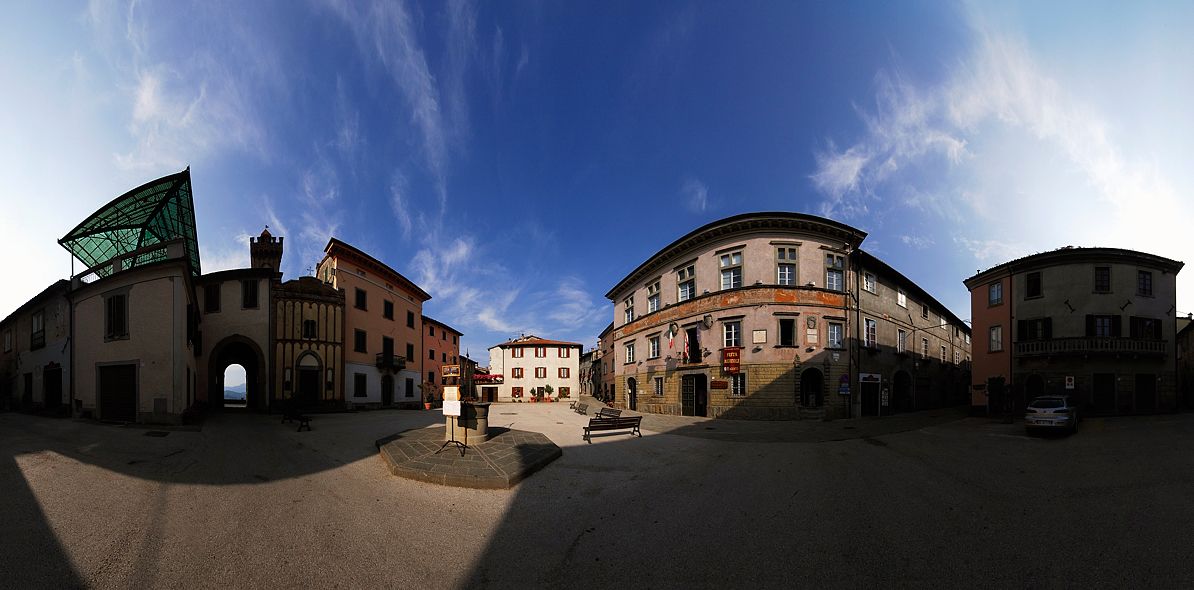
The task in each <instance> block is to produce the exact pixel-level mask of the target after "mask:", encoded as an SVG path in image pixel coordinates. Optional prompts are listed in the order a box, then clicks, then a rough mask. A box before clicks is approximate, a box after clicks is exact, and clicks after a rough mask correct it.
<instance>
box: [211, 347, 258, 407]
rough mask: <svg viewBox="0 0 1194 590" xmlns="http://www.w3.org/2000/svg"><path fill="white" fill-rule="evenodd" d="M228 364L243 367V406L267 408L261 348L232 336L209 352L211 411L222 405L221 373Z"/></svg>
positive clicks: (222, 385)
mask: <svg viewBox="0 0 1194 590" xmlns="http://www.w3.org/2000/svg"><path fill="white" fill-rule="evenodd" d="M229 365H240V366H242V367H244V368H245V403H246V407H248V408H249V409H251V410H261V411H265V410H267V409H268V404H269V399H268V397H269V396H268V395H267V392H268V385H267V383H268V380H267V379H268V372H269V371H268V367H267V366H266V364H265V355H264V354H262V352H261V348H259V347H258V346H257V343H256V342H253V341H252V340H250V339H249V338H246V337H244V336H241V335H239V334H234V335H232V336H228V337H227V338H224V339H223V340H221V341H220V342H219V343H218V344H216V345H215V347H213V348H212V350H211V357H210V358H209V360H208V365H207V403H208V405H209V406H210V407H212V408H222V407H223V406H224V371H225V370H226V369H227V368H228V367H229Z"/></svg>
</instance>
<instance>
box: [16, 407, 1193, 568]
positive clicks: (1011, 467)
mask: <svg viewBox="0 0 1194 590" xmlns="http://www.w3.org/2000/svg"><path fill="white" fill-rule="evenodd" d="M897 418H899V417H897ZM895 419H896V418H891V419H887V418H884V419H868V420H871V421H882V420H895ZM905 420H906V421H907V422H909V424H905V425H904V426H907V428H904V427H900V428H898V429H897V430H899V432H895V431H892V432H887V431H884V430H883V429H887V428H891V426H890V425H874V424H872V423H871V422H868V421H850V422H852V423H854V426H855V428H854V429H850V430H847V429H845V428H844V426H845V425H844V424H835V423H834V422H829V423H824V424H804V425H801V423H798V422H776V423H765V424H763V425H760V424H758V423H755V424H748V425H746V426H741V428H742V429H743V430H744V431H745V432H746V433H747V435H749V436H747V435H742V436H740V437H738V438H737V439H735V440H720V439H718V438H716V436H718V435H709V434H708V433H709V432H717V431H718V430H717V429H723V428H724V429H730V430H732V429H733V428H734V427H736V426H738V425H734V424H730V423H729V421H711V424H710V423H707V422H706V421H700V420H692V421H691V422H677V423H669V424H668V425H667V427H666V428H665V427H660V428H659V429H658V430H657V431H652V430H650V429H646V430H645V432H644V433H643V437H642V438H637V437H630V436H627V435H624V434H609V435H605V436H599V437H595V438H594V442H593V444H591V445H590V444H586V443H585V442H583V441H582V440H581V436H580V434H581V433H580V426H581V425H582V424H583V423H584V422H585V418H584V417H582V416H580V415H578V414H576V413H574V412H572V411H570V410H569V409H568V407H567V404H502V405H495V406H493V408H492V413H491V423H492V424H494V425H496V426H504V427H507V428H517V429H522V430H530V431H536V432H542V433H544V434H545V435H547V436H548V437H549V438H550V439H551V440H552V441H553V442H555V443H556V444H557V445H559V446H560V447H561V448H562V449H563V456H562V457H561V458H560V459H558V460H557V461H555V462H553V463H551V464H550V465H548V466H547V467H546V468H545V469H543V470H542V471H540V472H538V473H536V474H534V475H533V476H531V477H530V478H529V479H527V480H525V481H523V482H522V483H520V484H519V485H518V486H516V487H515V488H513V489H511V490H471V489H462V488H450V487H443V486H437V485H433V484H426V483H421V482H417V481H411V480H405V479H401V478H397V477H394V476H392V475H390V474H389V472H388V471H387V470H386V468H385V465H384V464H383V462H382V460H381V459H380V457H379V456H378V454H377V451H376V449H375V448H374V446H373V442H374V441H375V440H377V439H379V438H382V437H384V436H386V435H389V434H393V433H395V432H398V431H401V430H405V429H408V428H419V427H424V426H428V425H430V424H433V423H435V422H438V421H439V416H438V413H433V412H415V411H378V412H362V413H354V414H335V415H321V416H317V417H316V418H315V420H313V421H312V426H313V430H312V431H311V432H302V433H299V432H295V429H294V428H293V426H292V425H283V424H279V423H278V420H277V418H276V417H274V416H262V415H254V414H217V415H213V416H211V417H210V418H209V419H208V420H207V422H206V423H205V424H204V426H203V428H202V429H201V430H199V431H185V430H173V431H168V434H167V435H166V436H163V437H158V436H147V433H148V432H151V431H150V430H147V429H145V428H121V427H116V426H110V425H102V424H95V423H91V422H83V421H73V420H62V419H49V418H39V417H32V416H26V415H19V414H0V486H2V487H0V491H2V496H3V498H2V502H0V522H3V523H4V530H5V534H4V535H3V536H2V537H0V571H2V572H3V575H4V584H3V585H4V586H6V587H20V588H36V587H56V588H60V587H74V586H90V587H103V588H109V587H111V588H127V587H137V588H150V587H188V588H195V587H237V588H241V587H271V588H272V587H282V586H285V587H295V586H301V587H345V588H458V587H478V588H516V587H517V588H526V587H578V588H599V587H610V586H631V587H650V588H681V587H683V588H691V587H719V588H725V587H748V586H749V587H794V586H795V587H816V588H825V587H833V588H836V587H844V588H859V587H867V588H870V587H909V586H928V585H949V586H950V587H957V586H964V587H975V586H979V587H1017V588H1019V587H1033V588H1050V587H1090V586H1099V587H1134V588H1139V587H1163V588H1176V587H1191V586H1194V564H1191V563H1190V560H1189V558H1188V555H1189V550H1188V548H1187V544H1188V541H1187V538H1188V533H1189V531H1191V530H1194V506H1192V505H1191V504H1192V503H1191V502H1190V501H1189V498H1190V497H1191V495H1192V493H1194V470H1192V469H1191V468H1192V467H1194V458H1192V456H1191V453H1190V452H1189V450H1188V449H1189V447H1190V442H1191V441H1192V440H1194V416H1191V415H1168V416H1154V417H1141V418H1113V419H1103V420H1088V421H1086V422H1085V423H1084V425H1083V427H1082V429H1081V431H1080V432H1079V433H1078V434H1077V435H1075V436H1072V437H1029V436H1025V434H1024V432H1023V428H1022V426H1021V425H1019V424H1012V425H1005V424H1001V423H998V422H992V421H989V420H985V419H977V418H962V417H961V416H960V415H956V414H938V415H934V416H928V415H925V416H923V417H921V418H919V419H917V418H915V417H909V418H905ZM913 422H916V423H913ZM826 425H828V426H826ZM710 427H712V428H714V430H712V431H710V430H707V428H710ZM828 427H834V428H838V427H841V428H840V429H841V431H842V432H852V431H853V432H857V434H858V436H857V437H854V438H849V439H847V440H822V439H823V438H824V437H821V438H818V439H817V440H822V441H821V442H814V441H812V440H810V441H803V442H802V441H800V440H792V435H791V432H793V431H794V430H795V431H800V429H802V428H807V429H813V428H828ZM767 429H773V431H774V433H775V434H776V435H775V436H774V437H771V438H768V437H767V436H765V434H766V432H767ZM851 436H853V435H851ZM775 441H778V442H775Z"/></svg>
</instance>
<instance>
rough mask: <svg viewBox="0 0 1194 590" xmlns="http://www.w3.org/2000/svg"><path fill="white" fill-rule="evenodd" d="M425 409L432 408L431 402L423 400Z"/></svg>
mask: <svg viewBox="0 0 1194 590" xmlns="http://www.w3.org/2000/svg"><path fill="white" fill-rule="evenodd" d="M423 409H424V410H430V409H431V402H423Z"/></svg>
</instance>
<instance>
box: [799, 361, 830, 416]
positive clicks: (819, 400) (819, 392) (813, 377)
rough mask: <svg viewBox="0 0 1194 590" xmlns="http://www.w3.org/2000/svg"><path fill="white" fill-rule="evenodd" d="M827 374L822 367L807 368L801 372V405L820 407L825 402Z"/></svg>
mask: <svg viewBox="0 0 1194 590" xmlns="http://www.w3.org/2000/svg"><path fill="white" fill-rule="evenodd" d="M824 388H825V376H824V375H822V374H821V370H820V369H805V370H804V372H803V373H801V374H800V405H801V406H804V407H806V408H819V407H821V404H823V403H824V402H825V393H824Z"/></svg>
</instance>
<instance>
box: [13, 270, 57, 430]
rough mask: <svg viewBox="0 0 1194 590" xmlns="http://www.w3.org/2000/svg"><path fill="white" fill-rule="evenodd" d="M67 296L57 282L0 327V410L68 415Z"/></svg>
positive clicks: (17, 310)
mask: <svg viewBox="0 0 1194 590" xmlns="http://www.w3.org/2000/svg"><path fill="white" fill-rule="evenodd" d="M69 292H70V282H69V281H65V280H61V281H56V282H55V283H54V284H52V285H50V286H49V287H47V288H46V289H44V290H43V291H42V292H41V293H38V294H37V295H36V296H34V297H33V298H32V299H30V300H29V301H28V302H26V303H25V304H24V305H22V306H21V307H19V308H17V309H16V310H15V311H13V312H12V313H11V314H9V315H8V317H6V318H4V320H2V321H0V407H12V408H22V409H36V410H46V411H49V412H51V413H58V412H63V411H67V410H68V409H69V408H68V405H69V401H70V400H69V393H70V392H69V388H68V384H69V383H70V366H71V363H70V349H71V347H70V301H69V299H68V295H69Z"/></svg>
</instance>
